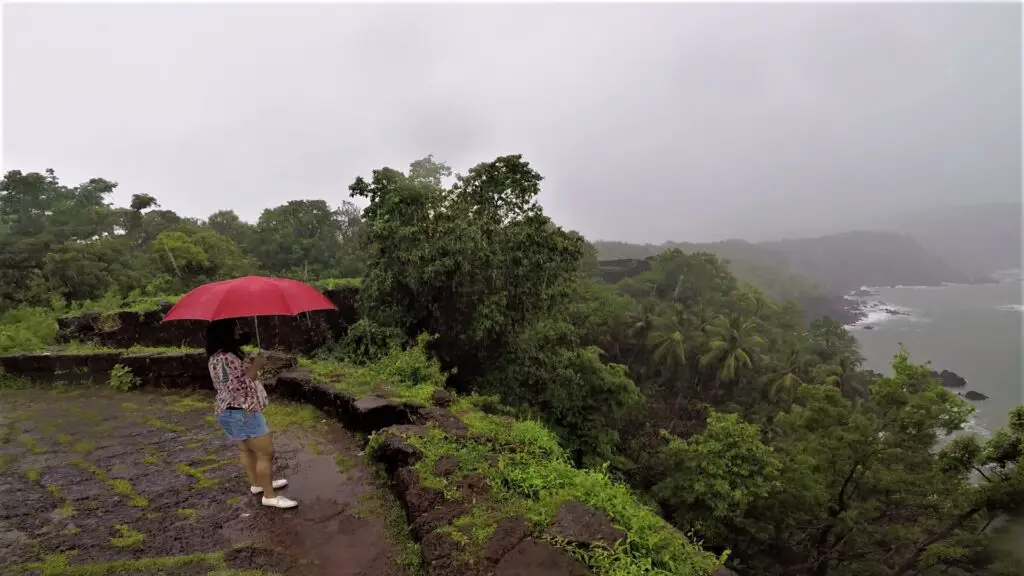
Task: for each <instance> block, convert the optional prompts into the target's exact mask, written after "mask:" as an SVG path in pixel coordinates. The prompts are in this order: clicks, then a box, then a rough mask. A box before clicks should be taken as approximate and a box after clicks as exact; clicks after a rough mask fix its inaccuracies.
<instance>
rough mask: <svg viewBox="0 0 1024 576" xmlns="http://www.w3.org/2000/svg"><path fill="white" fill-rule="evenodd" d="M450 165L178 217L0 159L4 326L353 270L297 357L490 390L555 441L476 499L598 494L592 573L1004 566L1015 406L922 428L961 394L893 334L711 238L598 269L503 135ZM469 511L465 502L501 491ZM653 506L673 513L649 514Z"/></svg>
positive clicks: (965, 413) (870, 575) (104, 186)
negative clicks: (761, 281) (228, 285)
mask: <svg viewBox="0 0 1024 576" xmlns="http://www.w3.org/2000/svg"><path fill="white" fill-rule="evenodd" d="M451 176H453V173H452V170H451V169H450V168H449V167H448V166H446V165H445V164H442V163H439V162H437V161H435V160H434V159H433V158H430V157H427V158H424V159H421V160H418V161H416V162H413V163H412V164H411V165H410V167H409V168H408V170H406V171H404V172H403V171H399V170H395V169H392V168H387V167H385V168H381V169H378V170H374V171H373V172H372V173H371V174H370V175H369V176H368V177H367V178H362V177H360V178H356V179H355V181H354V182H353V184H352V185H351V186H350V191H351V193H352V194H353V195H354V196H358V197H362V198H365V199H366V200H367V202H368V206H367V208H366V209H365V210H363V211H362V212H361V213H360V212H359V211H358V210H355V209H353V208H351V205H348V204H343V208H342V209H332V208H330V207H329V205H328V204H327V203H326V202H323V201H300V202H290V203H288V204H286V205H285V206H283V207H278V208H274V209H270V210H267V211H265V212H264V213H263V215H262V216H261V217H260V220H259V221H258V222H257V223H256V224H248V223H245V222H241V221H240V220H238V219H237V217H232V215H230V213H219V214H215V215H211V216H210V218H209V219H207V220H205V221H200V220H192V219H187V218H180V217H178V216H177V215H175V214H173V213H168V212H166V211H160V210H156V209H154V206H155V203H156V200H155V199H153V198H151V197H148V196H141V195H136V196H135V197H133V200H132V206H131V207H128V208H118V207H113V206H110V205H109V204H108V203H107V202H106V200H105V198H106V194H108V193H109V192H110V191H111V190H112V189H113V184H112V183H110V182H108V181H105V180H93V181H90V182H89V183H86V184H83V185H81V186H78V187H73V188H72V187H65V186H63V185H61V184H60V183H59V182H58V181H57V179H56V177H55V176H54V175H53V174H52V173H48V174H45V175H44V174H22V173H20V172H10V173H8V174H7V176H6V177H5V179H4V181H3V183H2V186H0V193H2V196H0V210H2V212H0V247H2V249H3V250H2V252H0V254H2V256H0V258H3V259H4V262H3V263H4V267H3V268H2V269H0V274H4V275H5V276H4V284H3V288H4V290H5V291H4V292H3V293H2V294H0V309H3V310H6V312H4V314H5V315H4V317H3V319H2V320H0V322H2V323H3V330H5V331H6V332H5V333H6V334H8V335H9V336H8V341H9V342H10V343H11V344H9V350H14V349H19V347H20V348H21V349H31V348H32V347H33V346H38V342H37V341H39V340H45V335H46V333H47V330H48V329H49V327H48V326H49V325H48V324H47V326H46V327H42V328H41V327H40V326H41V325H42V324H45V323H46V322H49V321H51V320H52V317H53V315H55V314H56V313H57V310H64V309H67V308H68V307H76V306H81V302H83V301H85V300H88V299H106V300H108V301H118V300H121V299H123V298H128V297H136V298H137V297H144V298H154V297H159V296H160V295H161V294H163V293H180V292H182V291H184V290H187V289H188V288H190V287H192V286H195V285H197V284H199V283H201V282H205V281H209V280H214V279H220V278H226V277H230V276H233V275H236V274H239V273H243V272H264V273H270V274H279V275H291V276H294V277H298V278H308V279H310V280H314V279H316V278H344V277H351V276H361V278H362V280H361V282H360V283H359V286H360V287H359V313H360V316H361V320H360V321H359V322H358V323H357V324H356V325H355V326H353V327H352V328H351V329H350V330H349V332H348V334H347V336H345V338H344V340H343V341H341V342H337V343H334V344H333V345H331V346H328V347H326V348H325V349H323V350H321V351H320V352H319V354H318V357H319V360H318V361H320V362H328V361H336V362H339V363H342V362H343V363H348V364H352V365H357V366H364V367H366V366H375V365H376V366H379V365H380V362H381V361H382V359H383V358H389V357H390V358H392V359H394V358H407V356H404V355H403V352H410V351H415V350H417V349H418V348H421V349H422V350H423V354H424V355H425V356H424V358H428V357H429V362H430V363H434V362H436V367H435V368H431V369H430V370H426V369H423V368H422V366H423V363H424V362H427V360H423V361H422V362H420V361H417V362H411V361H409V362H406V361H395V362H391V363H390V364H389V366H390V368H389V371H388V372H387V374H386V375H382V376H381V378H382V379H384V380H389V381H390V382H389V383H390V384H393V385H405V386H406V387H408V388H409V390H418V392H416V394H417V395H419V394H420V392H422V390H420V388H417V387H418V386H419V387H423V386H436V385H438V384H439V383H440V380H439V379H438V378H437V376H436V374H438V373H441V372H443V373H445V374H447V376H445V377H444V378H443V381H444V383H445V385H446V386H447V387H449V388H451V389H452V390H455V391H457V392H458V394H459V396H460V397H462V398H491V399H493V400H491V401H487V402H483V401H481V402H480V403H479V404H473V405H472V406H469V405H466V406H462V408H463V409H464V412H462V413H463V414H464V415H465V417H466V418H468V419H470V420H472V419H474V418H476V419H477V420H476V425H477V426H478V430H484V429H485V428H486V432H487V433H488V434H490V435H491V436H492V440H491V441H495V442H496V441H499V440H500V438H502V437H505V438H508V437H509V435H518V436H517V437H518V438H519V440H517V441H516V442H518V443H519V444H524V445H525V444H528V443H530V442H533V443H535V444H536V446H538V447H539V448H538V449H544V450H548V452H546V453H545V454H548V455H551V454H554V455H556V456H557V457H558V458H557V459H556V460H557V461H558V462H555V461H552V460H551V459H548V458H546V457H543V458H542V457H536V456H537V455H536V454H535V453H523V454H521V459H520V460H518V461H517V462H516V466H512V467H506V468H499V470H498V471H492V472H488V476H487V482H488V484H489V486H491V489H492V491H494V493H496V494H497V495H498V496H499V499H498V500H497V501H496V502H498V503H502V502H504V503H506V504H508V505H509V506H510V507H512V508H514V509H515V510H519V511H520V512H521V513H523V514H527V515H528V516H529V517H530V518H531V519H533V520H534V521H537V522H543V521H545V519H546V518H548V517H549V515H550V512H551V503H552V500H551V498H553V497H555V496H557V497H558V498H562V497H564V496H565V495H566V494H568V493H569V492H572V493H573V494H575V495H576V496H578V497H579V498H583V499H584V500H587V499H588V498H589V499H590V500H587V501H596V500H597V499H598V496H597V495H596V494H598V492H594V490H598V489H599V490H600V491H601V492H600V494H601V495H603V496H602V497H607V499H606V500H605V501H604V504H605V508H606V509H607V510H608V511H609V513H610V514H611V515H612V516H613V517H615V518H616V519H621V520H620V521H621V524H620V527H621V528H624V529H627V530H631V531H632V532H630V533H629V534H628V535H627V538H626V540H625V541H624V542H621V543H620V544H619V545H618V546H616V547H613V549H610V550H608V551H606V552H604V553H594V554H593V555H592V556H590V557H588V559H587V560H586V561H587V563H588V565H589V566H590V567H591V568H592V569H593V570H595V571H596V572H597V573H598V574H606V575H609V576H610V575H624V574H629V575H632V574H637V575H639V574H694V575H696V574H700V573H702V572H703V573H706V572H708V571H709V570H710V567H712V565H713V563H712V562H710V561H709V559H710V558H716V559H717V558H720V557H726V558H727V564H728V565H729V566H730V567H732V568H734V569H735V570H737V571H738V572H739V573H740V574H742V575H744V576H747V575H757V576H783V575H786V576H876V575H877V576H906V575H922V576H932V575H936V576H937V575H940V574H941V575H967V574H977V575H981V574H986V575H1006V576H1009V575H1019V574H1021V573H1024V572H1022V570H1024V567H1022V566H1020V565H1017V564H1014V561H1013V559H1012V558H1011V557H1010V556H1008V555H1007V554H1005V553H1004V552H1003V551H1002V550H1001V549H1000V548H999V547H998V546H996V544H995V542H994V540H993V539H992V538H991V537H990V533H989V530H988V528H989V526H991V525H992V523H993V522H995V521H996V520H997V519H999V518H1000V517H1002V516H1003V515H1004V514H1007V513H1012V512H1015V511H1017V510H1018V509H1019V507H1020V505H1021V504H1022V503H1024V469H1022V468H1019V467H1018V466H1017V464H1018V461H1019V459H1020V457H1021V455H1022V453H1024V409H1021V408H1017V409H1015V410H1014V411H1013V412H1012V414H1011V418H1010V425H1009V426H1008V427H1007V428H1006V429H1005V430H1002V431H1000V432H998V433H997V434H995V435H994V436H993V437H992V439H991V440H988V441H985V442H981V441H980V440H978V439H977V438H975V437H973V436H961V437H958V438H956V439H955V440H953V441H952V442H949V443H948V444H946V445H945V446H944V447H943V448H941V449H938V450H936V449H935V447H936V444H937V441H938V440H939V439H940V438H942V437H944V436H945V435H946V434H948V433H950V432H952V431H955V430H957V429H959V428H961V426H962V425H963V424H964V423H965V422H966V420H967V418H968V417H969V415H970V413H971V410H972V409H971V408H970V406H968V405H967V404H965V403H964V402H963V401H962V400H960V399H959V398H958V397H956V396H955V395H954V394H951V393H949V392H947V391H946V390H944V389H943V388H942V387H941V385H940V384H939V383H938V382H937V381H936V380H935V379H933V378H932V376H931V375H930V373H929V370H928V368H927V367H925V366H919V365H916V364H914V363H912V362H911V360H910V359H909V358H908V357H907V355H906V353H905V352H904V351H902V350H894V351H893V354H894V359H893V364H892V366H893V373H892V375H891V376H887V377H881V376H878V375H876V374H871V373H867V372H865V371H863V370H861V363H862V360H863V359H862V357H861V355H860V353H859V351H858V346H857V342H856V340H855V339H854V338H853V337H852V336H851V335H850V334H849V333H848V332H847V331H846V330H844V329H843V328H842V326H841V325H840V324H839V323H837V322H835V321H831V320H828V319H819V320H816V321H814V322H812V323H810V324H809V325H808V324H807V323H806V322H805V320H804V318H803V317H802V314H801V310H800V309H799V307H798V306H796V305H795V304H793V303H792V302H779V301H776V300H775V299H773V298H772V297H770V296H769V295H768V294H767V291H766V289H761V288H758V287H756V286H755V285H753V282H751V283H747V282H743V281H742V280H741V279H740V278H738V277H737V276H738V275H739V272H734V271H732V270H730V269H729V267H728V266H727V265H726V264H725V263H724V262H723V260H722V258H721V257H720V255H716V254H714V253H711V252H706V251H702V250H694V251H691V252H687V251H683V250H678V249H670V250H666V251H663V252H662V253H660V254H659V256H658V258H657V259H656V260H655V261H654V262H653V265H652V267H651V269H650V270H648V271H646V272H643V273H641V274H639V275H636V276H634V277H631V278H628V279H626V280H623V281H621V282H618V283H616V284H614V285H609V284H606V283H602V282H598V281H595V280H593V279H591V278H590V276H591V273H592V272H593V270H594V267H595V266H596V258H595V251H594V249H593V247H591V246H590V245H588V243H587V242H586V240H585V239H584V238H583V237H582V236H580V235H579V234H577V233H575V232H572V231H568V230H564V229H562V228H560V227H559V226H558V225H557V224H556V223H554V222H552V221H551V220H550V219H549V218H548V217H547V216H546V215H545V214H544V212H543V209H542V208H541V206H540V205H539V204H538V203H537V202H536V198H537V195H538V193H539V192H540V183H541V180H542V178H541V176H540V175H539V174H538V173H537V172H536V171H534V170H533V168H532V167H531V166H530V165H529V164H528V163H527V162H526V161H524V160H523V159H522V158H521V157H520V156H503V157H499V158H497V159H495V160H493V161H490V162H485V163H481V164H478V165H476V166H474V167H472V168H471V169H469V170H468V171H467V172H466V173H465V174H460V175H454V176H455V178H454V184H452V185H450V186H446V185H444V184H443V182H446V181H448V180H449V178H450V177H451ZM726 244H729V243H726ZM598 248H599V246H598ZM729 249H735V250H740V251H742V250H743V249H745V248H744V245H743V244H735V245H733V244H730V245H729ZM757 250H764V248H757ZM741 256H742V254H733V258H732V259H733V260H734V262H735V261H742V260H743V258H741ZM733 266H734V267H736V266H737V264H735V263H734V264H733ZM753 268H754V269H755V270H756V269H757V268H756V266H754V267H753ZM738 269H739V268H736V270H738ZM776 270H777V269H775V268H766V269H765V271H762V272H761V273H763V274H775V273H776ZM751 274H753V272H751ZM780 277H781V278H783V279H785V277H786V276H785V274H782V275H780ZM748 278H749V277H748ZM793 282H794V283H796V284H798V285H799V284H800V282H801V281H797V280H794V281H793ZM782 284H783V287H785V282H782ZM783 287H780V288H775V289H773V291H775V290H778V291H780V292H784V288H783ZM785 289H786V290H799V289H802V288H785ZM431 365H433V364H431ZM381 374H383V373H381ZM403 383H404V384H403ZM410 393H411V392H410ZM467 402H469V401H468V400H467ZM485 404H486V405H487V409H486V410H484V409H483V407H482V406H483V405H485ZM471 408H472V409H471ZM476 412H479V413H480V414H485V413H486V414H490V415H499V416H502V417H503V418H506V419H505V420H502V419H490V418H484V417H483V416H479V415H474V414H475V413H476ZM517 422H518V423H525V422H533V424H529V425H527V424H516V423H517ZM527 432H528V433H529V434H526V433H527ZM520 433H522V434H520ZM526 436H529V437H530V438H532V440H530V442H527V440H526V439H525V438H526ZM418 442H420V448H421V450H422V451H423V452H424V453H425V454H428V456H429V458H428V460H427V461H428V462H429V461H435V462H436V460H437V458H438V457H439V456H440V455H443V454H447V453H449V452H451V453H454V452H459V453H464V455H465V457H466V458H467V460H466V462H467V463H473V462H476V460H474V458H476V456H478V455H479V452H478V448H476V447H474V446H472V445H470V444H466V443H459V442H454V441H452V440H451V439H450V438H447V437H444V436H428V437H427V438H426V439H421V440H418ZM551 442H556V443H557V450H556V449H555V448H554V445H553V444H551ZM543 446H548V448H540V447H543ZM515 452H516V450H510V451H509V453H510V454H512V453H515ZM531 458H532V460H531ZM430 459H433V460H430ZM426 466H428V464H423V467H426ZM424 472H425V473H426V472H429V471H426V470H424ZM972 480H976V481H972ZM623 484H625V485H628V486H629V487H630V489H631V490H632V493H629V492H627V491H626V489H625V488H623V487H622V485H623ZM588 491H589V492H588ZM588 494H589V496H588ZM523 495H529V498H528V499H526V500H524V499H523ZM612 496H614V498H612ZM637 503H643V504H644V505H646V506H647V507H649V508H636V507H634V506H639V504H637ZM620 505H621V506H623V507H622V508H619V509H618V512H615V509H616V506H620ZM648 509H649V510H650V511H651V512H646V510H648ZM480 512H481V516H480V517H478V518H475V519H472V518H471V519H469V520H467V522H469V521H470V520H473V521H476V520H479V521H482V522H490V521H492V520H493V518H491V517H489V516H488V514H491V513H492V512H493V513H501V514H504V513H510V510H509V509H504V508H500V509H498V510H491V509H487V510H481V511H480ZM645 514H650V516H646V515H645ZM654 514H657V515H659V516H661V517H662V518H664V519H666V520H667V521H668V522H670V523H671V524H672V525H674V526H675V527H676V528H677V529H678V530H679V532H674V531H672V532H671V535H669V536H665V535H664V534H668V533H665V532H664V531H663V528H661V526H662V525H661V524H659V523H658V522H654V521H653V520H652V518H653V517H654ZM659 522H660V521H659ZM652 527H654V528H656V529H653V530H652ZM682 534H686V535H687V536H688V538H684V537H683V536H682ZM666 538H668V540H667V542H668V544H665V542H666V540H665V539H666ZM698 546H699V547H700V548H701V549H703V552H702V551H700V550H698ZM716 561H717V560H716Z"/></svg>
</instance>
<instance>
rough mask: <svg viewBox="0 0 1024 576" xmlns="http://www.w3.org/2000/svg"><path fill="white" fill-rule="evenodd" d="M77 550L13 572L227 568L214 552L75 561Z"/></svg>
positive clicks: (101, 574) (87, 574)
mask: <svg viewBox="0 0 1024 576" xmlns="http://www.w3.org/2000/svg"><path fill="white" fill-rule="evenodd" d="M75 554H76V552H75V551H71V552H64V553H60V554H48V555H46V556H44V557H43V558H42V560H40V561H39V562H31V563H28V564H21V565H19V566H14V567H12V568H11V569H12V570H13V572H11V573H12V574H26V573H35V572H38V573H41V574H42V575H43V576H110V575H114V574H118V575H128V574H153V575H156V574H162V573H164V572H167V571H171V570H179V569H182V568H185V567H190V568H191V569H190V570H189V573H190V574H191V573H197V574H209V573H211V572H215V571H218V570H221V571H223V570H227V569H228V567H227V563H226V562H225V561H224V554H222V553H220V552H212V553H205V554H188V555H184V556H157V557H150V558H136V559H132V560H116V561H113V562H90V563H87V564H72V563H71V559H72V558H73V557H74V556H75Z"/></svg>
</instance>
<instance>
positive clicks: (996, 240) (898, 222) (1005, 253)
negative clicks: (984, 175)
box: [864, 202, 1024, 280]
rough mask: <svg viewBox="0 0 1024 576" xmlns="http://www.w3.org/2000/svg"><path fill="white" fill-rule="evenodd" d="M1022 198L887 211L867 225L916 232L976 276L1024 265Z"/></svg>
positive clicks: (956, 265) (942, 255)
mask: <svg viewBox="0 0 1024 576" xmlns="http://www.w3.org/2000/svg"><path fill="white" fill-rule="evenodd" d="M1022 215H1024V206H1022V205H1021V203H1020V202H1004V203H992V204H977V205H971V206H952V207H940V208H933V209H928V210H921V211H918V212H914V213H909V214H907V213H904V214H888V215H886V214H883V215H880V216H879V218H878V219H877V220H876V221H875V222H873V223H871V224H870V225H868V226H864V229H868V230H896V231H901V232H903V233H905V234H909V235H910V236H913V237H914V239H916V240H917V241H918V242H920V243H921V245H922V246H923V247H924V248H925V249H927V250H928V251H929V252H931V253H932V254H934V255H936V256H938V257H940V258H942V259H943V260H945V261H946V262H948V263H949V265H950V266H953V267H954V268H956V269H957V270H961V271H963V272H964V273H966V274H967V275H968V276H970V277H971V278H972V279H977V280H981V279H983V278H984V277H985V276H987V275H989V274H992V273H993V272H997V271H1000V270H1007V269H1012V268H1015V269H1020V268H1021V258H1022V255H1021V242H1022V238H1021V219H1022Z"/></svg>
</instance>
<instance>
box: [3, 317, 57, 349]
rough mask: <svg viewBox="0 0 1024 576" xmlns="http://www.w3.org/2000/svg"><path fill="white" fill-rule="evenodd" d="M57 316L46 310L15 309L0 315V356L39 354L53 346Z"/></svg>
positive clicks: (55, 336)
mask: <svg viewBox="0 0 1024 576" xmlns="http://www.w3.org/2000/svg"><path fill="white" fill-rule="evenodd" d="M56 338H57V316H56V314H54V312H53V311H52V310H47V309H46V308H15V309H13V310H8V311H7V312H4V313H3V314H2V315H0V354H19V353H28V352H39V351H41V350H45V349H46V348H47V347H49V346H53V344H54V342H55V341H56Z"/></svg>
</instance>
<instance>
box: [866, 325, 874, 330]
mask: <svg viewBox="0 0 1024 576" xmlns="http://www.w3.org/2000/svg"><path fill="white" fill-rule="evenodd" d="M864 329H865V330H874V329H875V327H874V326H865V327H864Z"/></svg>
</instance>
